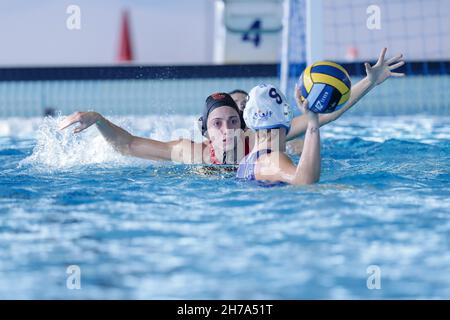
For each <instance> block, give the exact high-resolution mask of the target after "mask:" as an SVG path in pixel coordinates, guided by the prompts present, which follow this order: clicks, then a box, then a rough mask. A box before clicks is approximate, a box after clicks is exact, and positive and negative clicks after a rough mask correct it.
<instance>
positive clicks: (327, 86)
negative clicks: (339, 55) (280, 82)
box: [298, 61, 351, 113]
mask: <svg viewBox="0 0 450 320" xmlns="http://www.w3.org/2000/svg"><path fill="white" fill-rule="evenodd" d="M298 87H299V89H300V100H301V101H302V102H303V101H304V100H305V99H306V100H308V103H309V109H310V110H311V111H313V112H316V113H330V112H333V111H337V110H339V109H340V108H342V107H343V106H344V105H345V103H346V102H347V101H348V99H349V98H350V89H351V81H350V76H349V75H348V73H347V71H346V70H345V69H344V68H343V67H342V66H341V65H339V64H337V63H334V62H331V61H319V62H316V63H314V64H312V65H310V66H308V67H307V68H306V69H305V70H304V71H303V73H302V74H301V76H300V78H299V80H298Z"/></svg>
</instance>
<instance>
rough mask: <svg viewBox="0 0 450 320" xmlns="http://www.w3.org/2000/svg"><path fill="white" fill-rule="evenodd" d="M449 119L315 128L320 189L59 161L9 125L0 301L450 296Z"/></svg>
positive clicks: (3, 167) (2, 144)
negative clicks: (72, 282) (77, 284)
mask: <svg viewBox="0 0 450 320" xmlns="http://www.w3.org/2000/svg"><path fill="white" fill-rule="evenodd" d="M448 128H450V119H449V118H445V117H444V118H439V119H436V118H430V119H426V120H420V121H419V120H414V119H406V120H405V119H394V118H381V119H376V120H373V119H372V120H370V121H367V120H364V119H363V120H362V119H360V118H351V117H349V118H347V119H346V120H345V121H344V120H343V121H340V122H339V121H338V122H336V123H335V124H333V125H330V126H329V127H328V128H324V129H323V131H322V152H323V163H322V169H323V172H322V177H321V181H320V183H319V184H317V185H313V186H307V187H293V186H283V187H273V188H262V187H260V186H257V185H255V184H251V183H246V182H242V181H237V180H235V179H234V177H233V174H229V173H219V174H213V175H202V174H199V173H198V170H197V168H196V167H192V166H184V165H175V164H171V163H154V162H150V161H149V162H147V161H144V162H132V161H131V162H120V161H116V160H114V161H109V160H108V159H107V160H105V161H97V162H91V163H89V162H86V161H81V160H80V164H77V163H76V161H75V164H74V163H73V162H70V161H71V159H74V158H76V157H80V154H81V153H83V148H84V147H83V148H81V149H76V151H73V152H71V151H70V150H69V151H68V150H65V152H66V153H64V154H62V155H61V154H60V155H59V157H58V158H57V159H56V158H55V161H59V163H62V162H61V159H62V158H64V157H65V158H64V161H65V162H64V163H70V165H61V166H59V167H57V168H55V167H51V166H50V165H48V164H47V162H45V161H42V149H41V150H37V146H38V145H40V147H41V148H44V149H45V145H46V142H45V141H42V136H40V138H39V137H38V133H36V136H33V134H27V135H25V136H17V135H14V134H8V135H4V136H3V137H0V159H1V161H0V263H1V264H0V298H7V299H10V298H25V299H36V298H39V299H47V298H52V299H53V298H56V299H82V298H96V299H104V298H105V299H114V298H124V299H176V298H177V299H178V298H181V299H304V298H306V299H319V298H322V299H374V298H400V299H405V298H413V299H416V298H446V299H449V298H450V250H449V244H450V186H449V182H450V142H449V137H450V131H449V129H448ZM40 130H41V131H42V129H40ZM89 130H91V129H89ZM90 134H92V135H98V134H97V132H96V131H95V129H92V130H91V131H90ZM47 138H48V137H47ZM39 139H41V140H39ZM51 139H53V142H51V141H49V140H47V144H48V145H50V143H54V144H56V143H61V144H63V143H65V142H64V141H62V140H60V139H59V138H58V136H57V135H56V134H55V136H54V137H53V138H51ZM58 139H59V140H58ZM80 139H82V138H80ZM96 139H97V140H96V143H104V142H103V141H101V142H99V140H98V139H102V138H101V137H98V136H96ZM39 141H40V142H39ZM83 141H84V140H83ZM43 142H44V143H43ZM47 151H48V150H47ZM39 152H41V154H40V158H39V157H37V156H36V154H37V153H39ZM108 152H113V151H108ZM49 153H53V154H56V152H55V151H51V152H49ZM46 156H47V157H49V156H48V154H47V155H46ZM114 156H116V155H114ZM118 157H121V156H118ZM30 159H31V160H30ZM36 159H37V160H36ZM294 159H296V160H297V159H298V157H294ZM51 160H52V158H47V159H46V161H48V162H49V163H50V162H51ZM84 160H85V159H84ZM70 265H77V266H78V267H79V268H80V270H81V278H80V279H81V289H80V290H71V289H68V288H67V279H68V274H67V273H66V271H67V268H68V266H70ZM373 266H375V267H373ZM373 268H375V269H373ZM371 270H378V271H380V272H381V273H380V285H381V288H380V289H369V288H368V283H367V282H368V279H369V282H370V283H372V282H371V281H372V280H373V278H370V277H371V275H372V276H373V274H372V273H371V272H372V271H371ZM368 271H369V273H368ZM370 283H369V284H370ZM369 287H370V286H369Z"/></svg>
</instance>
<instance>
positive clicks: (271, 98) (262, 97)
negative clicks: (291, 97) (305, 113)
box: [244, 84, 293, 132]
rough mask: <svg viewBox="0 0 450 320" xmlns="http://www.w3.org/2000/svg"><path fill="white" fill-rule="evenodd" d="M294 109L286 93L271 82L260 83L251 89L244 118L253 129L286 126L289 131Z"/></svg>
mask: <svg viewBox="0 0 450 320" xmlns="http://www.w3.org/2000/svg"><path fill="white" fill-rule="evenodd" d="M292 117H293V114H292V109H291V106H290V105H289V104H288V103H287V100H286V97H285V96H284V94H283V93H282V92H281V91H280V90H278V89H277V88H276V87H275V86H273V85H271V84H260V85H259V86H256V87H254V88H253V89H252V90H250V92H249V94H248V101H247V104H246V105H245V109H244V120H245V123H246V124H247V127H249V128H250V129H252V130H261V129H276V128H286V132H288V131H289V129H290V127H291V121H292Z"/></svg>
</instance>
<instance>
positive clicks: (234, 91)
mask: <svg viewBox="0 0 450 320" xmlns="http://www.w3.org/2000/svg"><path fill="white" fill-rule="evenodd" d="M235 93H242V94H245V95H246V96H248V92H247V91H244V90H241V89H234V90H233V91H230V92H228V94H229V95H232V94H235Z"/></svg>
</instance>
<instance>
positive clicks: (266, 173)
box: [236, 84, 321, 185]
mask: <svg viewBox="0 0 450 320" xmlns="http://www.w3.org/2000/svg"><path fill="white" fill-rule="evenodd" d="M297 92H298V91H297ZM307 103H308V102H307V100H306V101H305V103H304V104H303V105H301V104H299V107H300V106H301V107H302V111H303V113H304V114H305V115H306V117H307V119H308V121H307V130H306V133H305V142H304V147H303V153H302V156H301V158H300V161H299V163H298V165H295V164H294V163H292V161H291V159H290V158H289V156H288V155H287V154H286V152H285V151H286V135H287V133H288V132H289V129H290V128H291V122H292V109H291V106H290V105H289V104H288V103H287V101H286V97H285V96H284V95H283V94H282V93H281V92H280V91H279V90H278V89H277V88H276V87H274V86H273V85H266V84H262V85H259V86H256V87H254V88H253V89H252V90H251V91H250V93H249V100H248V102H247V105H246V107H245V110H244V119H245V122H246V124H247V126H248V127H249V128H250V129H251V130H253V131H255V133H256V141H255V144H254V147H253V149H252V151H251V153H250V154H249V155H247V156H245V158H244V159H243V160H242V161H241V163H240V164H239V168H238V171H237V175H236V176H237V178H240V179H246V180H262V181H271V182H284V183H289V184H294V185H302V184H312V183H315V182H318V181H319V178H320V162H321V156H320V134H319V127H320V126H319V117H318V114H316V113H313V112H312V111H309V110H308V108H307Z"/></svg>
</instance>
